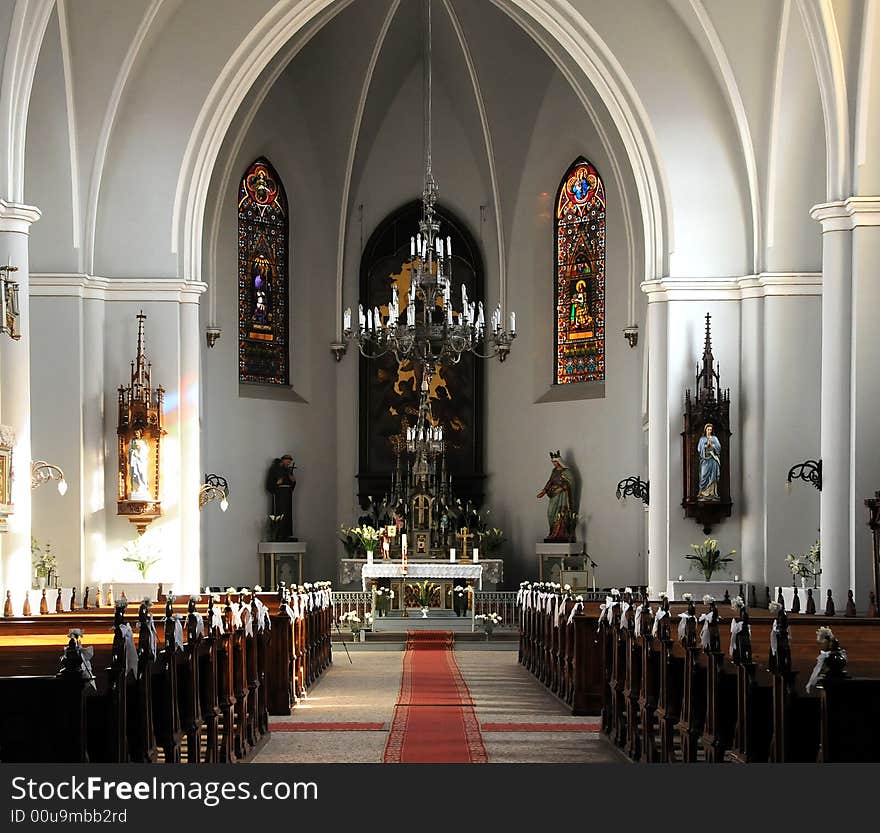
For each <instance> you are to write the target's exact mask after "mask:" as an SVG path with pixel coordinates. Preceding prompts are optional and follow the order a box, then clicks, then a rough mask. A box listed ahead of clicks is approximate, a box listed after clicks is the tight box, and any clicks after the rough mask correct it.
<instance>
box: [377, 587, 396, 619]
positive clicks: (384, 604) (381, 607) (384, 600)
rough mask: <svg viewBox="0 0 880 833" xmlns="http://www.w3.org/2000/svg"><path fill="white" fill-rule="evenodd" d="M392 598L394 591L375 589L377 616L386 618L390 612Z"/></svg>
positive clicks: (385, 588) (384, 588)
mask: <svg viewBox="0 0 880 833" xmlns="http://www.w3.org/2000/svg"><path fill="white" fill-rule="evenodd" d="M393 598H394V591H393V590H392V589H391V588H390V587H377V588H376V612H377V613H378V614H379V616H387V614H388V611H389V610H391V600H392V599H393Z"/></svg>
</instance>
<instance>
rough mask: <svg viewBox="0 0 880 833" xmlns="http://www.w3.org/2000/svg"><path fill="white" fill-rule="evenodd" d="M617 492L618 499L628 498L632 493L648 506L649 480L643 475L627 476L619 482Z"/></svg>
mask: <svg viewBox="0 0 880 833" xmlns="http://www.w3.org/2000/svg"><path fill="white" fill-rule="evenodd" d="M615 494H616V495H617V499H618V500H626V498H627V497H629V496H630V495H632V496H633V497H634V498H637V499H638V500H640V501H641V502H642V503H644V504H645V505H646V506H647V505H648V502H649V501H648V498H649V487H648V481H647V480H642V478H641V477H625V478H624V479H623V480H621V481H620V483H618V484H617V492H616V493H615Z"/></svg>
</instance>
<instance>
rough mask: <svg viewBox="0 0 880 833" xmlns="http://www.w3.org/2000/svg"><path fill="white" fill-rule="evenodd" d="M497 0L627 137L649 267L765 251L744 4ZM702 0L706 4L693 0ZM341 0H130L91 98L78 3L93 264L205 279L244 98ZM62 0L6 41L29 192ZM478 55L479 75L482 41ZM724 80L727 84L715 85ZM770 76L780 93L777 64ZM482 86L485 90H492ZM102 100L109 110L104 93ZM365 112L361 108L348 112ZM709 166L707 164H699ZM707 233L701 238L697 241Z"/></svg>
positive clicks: (662, 270)
mask: <svg viewBox="0 0 880 833" xmlns="http://www.w3.org/2000/svg"><path fill="white" fill-rule="evenodd" d="M360 2H361V0H357V4H360ZM485 2H492V3H494V5H496V6H498V7H499V8H500V9H502V10H503V11H505V12H506V13H507V14H509V15H510V16H511V17H512V18H514V19H515V20H516V21H517V22H518V23H519V24H520V25H521V26H523V28H526V30H527V31H529V32H530V34H531V35H532V36H533V37H535V39H536V40H540V45H541V47H542V48H543V49H544V50H545V51H547V52H548V53H549V54H550V55H551V56H552V57H553V59H554V62H555V63H556V64H557V66H560V67H565V68H566V70H567V72H568V74H569V75H570V76H571V78H573V79H574V80H575V82H576V83H577V84H578V85H580V86H581V88H582V89H584V88H585V89H584V93H585V95H586V96H587V97H588V98H589V99H590V100H591V101H593V102H594V106H596V108H597V113H598V115H599V119H600V120H601V121H603V123H604V124H605V125H607V126H606V127H605V129H606V130H607V129H608V128H609V127H610V128H611V131H612V133H614V134H617V137H618V138H619V141H620V143H621V144H622V146H623V148H624V151H625V159H626V163H625V166H626V167H627V168H629V169H630V170H631V171H632V176H633V179H634V182H635V192H636V194H637V202H638V210H639V214H640V215H641V221H642V225H641V229H640V232H641V236H642V237H643V238H644V240H645V248H646V262H645V276H659V275H663V274H667V273H670V272H671V273H673V274H685V273H692V274H695V275H697V274H699V275H702V276H705V275H707V274H710V275H711V274H716V275H717V274H724V273H743V272H747V271H749V270H750V268H752V267H753V266H754V265H757V264H759V263H760V258H758V259H757V261H756V259H755V256H754V252H755V243H756V240H757V237H758V235H760V230H758V232H757V233H751V232H750V231H749V230H750V229H752V228H753V227H754V225H755V217H756V214H757V213H759V212H760V211H761V210H762V208H764V206H762V205H761V203H762V201H763V200H762V199H761V198H760V197H761V195H762V192H763V191H764V190H765V188H764V186H763V185H760V187H758V189H757V193H758V195H759V198H758V199H757V200H756V197H755V194H756V188H755V182H756V180H757V181H758V182H759V184H760V179H761V177H762V175H763V170H764V167H765V166H766V165H768V164H769V163H768V162H766V161H765V159H766V157H767V156H768V154H767V153H765V152H764V151H763V150H762V148H763V146H764V143H765V140H764V138H763V136H761V137H759V136H758V135H757V131H756V130H754V129H752V128H753V126H754V122H753V115H752V114H753V113H758V112H760V110H761V105H759V104H758V103H757V99H756V98H755V96H754V95H753V94H752V91H753V90H754V89H760V88H761V86H762V85H761V84H759V83H756V82H754V80H752V81H750V80H749V78H748V77H747V76H748V71H747V70H746V69H745V65H746V63H747V56H745V55H744V54H742V53H743V50H741V49H735V48H733V44H732V40H731V39H732V38H733V35H732V28H731V23H730V19H732V20H733V21H735V20H736V16H735V15H729V13H727V12H726V11H724V10H725V9H726V6H725V5H724V4H723V3H720V0H701V2H700V3H698V2H697V0H693V2H691V0H687V2H688V5H690V6H691V10H692V11H693V12H694V19H691V18H686V19H687V20H688V25H687V26H686V25H684V23H683V22H682V20H683V18H682V17H681V16H680V15H679V14H678V13H677V12H676V10H675V9H674V8H673V5H670V3H674V4H678V5H679V7H680V6H681V3H679V0H669V3H651V4H645V3H642V2H636V0H621V2H619V3H615V4H614V5H613V7H612V6H610V5H609V4H607V3H602V2H598V0H571V2H565V0H485ZM792 2H793V3H794V4H795V7H796V8H797V11H798V14H799V15H800V17H801V18H802V19H803V21H804V25H805V27H806V32H807V37H808V43H809V49H810V54H811V56H812V60H813V62H814V72H815V74H816V75H817V76H818V79H819V91H820V98H821V103H822V108H823V117H824V129H825V133H826V143H827V145H828V161H827V166H826V168H827V177H826V179H827V187H826V190H827V193H828V195H829V196H841V195H843V194H844V192H845V191H846V190H847V189H848V188H849V183H850V179H849V171H850V168H851V164H850V163H851V159H850V157H851V154H850V148H849V145H848V142H849V136H850V134H851V133H852V132H853V131H852V130H851V129H850V126H849V119H848V118H847V112H848V107H849V103H848V99H847V92H846V91H847V86H846V73H845V65H844V63H845V62H844V56H843V51H842V47H841V43H840V36H839V33H838V32H837V23H836V20H835V8H834V6H833V5H832V3H831V2H830V1H829V0H815V2H812V1H810V2H808V1H807V0H792ZM694 3H696V5H697V6H699V7H700V8H699V9H697V10H696V11H694ZM343 5H345V2H343V0H336V2H332V0H280V2H272V0H252V2H249V3H247V4H243V3H240V2H238V0H187V2H185V3H181V2H180V0H134V2H132V3H131V4H126V12H125V15H126V16H125V17H124V20H123V21H122V22H120V23H119V26H120V27H121V28H120V30H119V31H120V37H118V38H112V37H111V38H109V39H108V47H107V50H106V51H107V53H108V58H109V61H110V63H111V64H112V65H113V67H114V70H115V71H114V70H111V72H110V73H108V76H110V77H112V78H113V85H112V89H111V90H110V91H109V93H108V92H107V90H106V87H108V86H110V84H109V81H108V80H107V78H105V79H103V83H104V88H103V90H102V92H101V95H96V97H95V98H94V99H93V98H89V97H88V96H81V95H80V89H81V88H84V87H86V85H87V78H88V71H87V70H85V69H84V66H85V62H87V61H89V60H90V57H91V56H92V55H93V54H94V53H95V51H97V50H98V49H99V46H98V44H96V45H95V47H94V48H93V49H81V45H82V44H84V43H85V41H83V40H82V39H81V35H82V33H83V32H86V31H91V32H95V33H97V32H100V31H101V27H100V26H98V25H97V24H98V22H99V21H100V22H101V24H102V26H103V25H105V24H106V21H101V14H100V9H101V8H102V7H101V5H100V3H99V2H98V0H83V2H82V3H79V2H78V3H77V5H76V16H73V15H72V14H70V13H69V14H68V15H67V19H68V28H69V30H70V34H71V37H72V43H71V47H70V50H69V54H68V56H67V58H66V59H65V60H66V61H67V62H68V63H69V67H68V75H69V76H71V77H72V86H71V88H72V89H73V91H74V95H73V98H74V100H75V101H76V104H77V108H76V115H77V122H76V131H75V132H76V134H77V135H76V137H75V138H74V139H71V138H70V137H69V138H68V142H69V143H73V142H74V141H76V142H78V151H77V150H74V162H76V161H77V160H78V164H79V168H80V170H81V176H80V183H81V186H82V185H83V183H84V182H86V181H88V188H86V187H80V201H81V202H82V206H81V210H82V214H83V218H82V224H83V225H84V227H85V234H84V239H83V244H84V247H85V249H86V251H87V252H89V249H90V239H91V238H92V237H93V238H94V240H95V248H94V251H95V256H94V257H91V256H87V257H86V263H85V268H86V270H94V271H98V272H104V273H106V274H109V275H112V276H124V275H126V274H132V273H136V274H138V275H140V276H144V275H149V276H156V277H161V276H175V275H178V274H180V275H182V276H184V277H188V278H195V277H198V276H200V275H201V253H202V245H201V244H202V223H203V215H204V206H205V200H206V196H207V191H208V188H209V186H210V181H211V174H212V172H213V168H214V164H215V161H216V158H217V154H218V152H219V149H220V146H221V145H222V142H223V140H224V137H225V135H226V132H227V130H228V128H229V126H230V125H231V124H232V122H233V118H234V116H235V114H236V112H237V111H238V108H239V106H240V104H241V103H242V102H243V101H245V99H246V97H247V96H248V94H249V91H250V90H251V88H252V86H253V84H254V83H255V81H256V80H257V79H258V78H260V76H261V74H262V72H263V71H264V70H265V69H266V67H268V66H270V64H271V63H272V62H273V61H274V60H276V59H277V56H278V55H279V53H280V52H281V51H282V50H283V49H284V47H285V45H286V44H288V43H289V42H290V40H291V37H292V35H293V34H294V33H296V32H301V31H302V30H303V27H304V26H305V25H306V24H308V23H309V22H311V21H314V20H315V19H316V16H317V15H319V14H320V13H321V12H323V11H324V10H328V9H333V8H339V7H341V6H343ZM371 5H379V6H381V8H380V15H381V14H384V13H385V12H386V11H387V8H388V5H387V4H371ZM404 5H405V4H404ZM451 5H452V8H453V9H454V10H455V11H456V13H457V15H458V16H459V17H460V18H461V19H462V20H463V21H464V20H465V17H466V15H469V14H470V13H471V9H472V7H473V6H476V5H479V4H474V3H461V2H456V0H451ZM52 7H53V3H52V2H50V0H27V2H25V0H18V2H16V4H15V7H14V10H13V14H12V19H11V21H10V23H9V27H10V38H9V39H8V44H7V49H6V53H5V55H3V61H4V70H5V71H4V77H3V85H2V88H0V116H2V117H3V118H2V128H3V136H2V151H3V157H2V162H3V164H2V177H3V180H4V186H5V187H4V190H5V193H6V194H7V195H9V196H12V197H13V198H16V197H17V198H18V199H21V197H22V196H23V193H24V192H23V188H19V187H18V185H16V183H18V184H19V185H20V184H21V183H22V182H23V172H24V168H23V164H22V163H23V146H24V138H23V136H24V134H23V132H22V129H23V125H24V124H25V123H26V118H27V105H28V103H29V91H30V90H29V84H30V83H31V82H32V78H33V71H34V66H35V64H36V52H37V51H38V47H39V43H40V42H41V39H42V33H43V31H44V30H45V25H46V22H47V20H48V15H49V13H50V12H51V9H52ZM762 7H763V8H766V7H771V8H770V11H769V12H767V13H766V17H765V18H764V19H765V20H766V22H767V26H766V27H765V28H769V29H771V30H772V31H773V32H777V31H778V24H777V23H776V20H777V19H778V16H779V8H780V6H779V4H757V6H756V5H755V3H752V2H749V3H748V9H749V14H750V15H752V16H753V15H756V14H760V13H761V9H762ZM69 9H70V5H69V4H68V11H69ZM683 14H684V12H683ZM725 15H727V16H725ZM794 16H795V15H794V14H793V13H792V14H791V15H790V17H794ZM114 17H115V16H114ZM740 19H742V18H740ZM0 22H2V21H0ZM697 27H698V28H699V30H700V31H702V35H700V34H699V31H697ZM463 28H464V30H465V33H466V34H467V36H468V41H470V39H471V35H470V32H468V30H467V27H466V26H465V27H463ZM688 29H690V30H691V31H696V32H697V34H698V35H699V36H700V38H702V47H703V50H704V53H703V54H701V52H700V50H698V49H694V48H693V47H694V43H695V41H694V36H693V35H691V33H689V32H688ZM713 30H714V34H713ZM208 35H210V36H208ZM481 36H482V33H478V34H477V37H478V38H479V37H481ZM696 42H697V43H700V41H699V39H697V41H696ZM138 43H139V44H140V46H138ZM35 44H36V46H35ZM122 45H124V46H125V48H124V49H123V48H121V47H122ZM370 46H372V43H371V44H370ZM147 47H149V48H147ZM471 52H472V54H473V55H474V61H473V63H474V64H475V65H476V66H477V67H478V69H480V71H479V72H478V76H479V78H480V83H481V84H483V83H484V82H483V78H482V70H481V68H479V60H480V54H479V49H478V48H477V47H472V48H471ZM710 56H711V59H712V60H710V59H709V58H710ZM724 56H726V59H727V60H726V66H725V61H724ZM713 61H714V64H713ZM120 69H121V70H122V71H121V72H120V71H119V70H120ZM707 69H708V70H709V72H707V71H706V70H707ZM92 72H94V70H92ZM752 72H753V73H755V72H756V71H755V70H754V69H752ZM713 75H714V77H713ZM719 79H720V83H721V89H722V90H723V91H724V93H723V95H718V91H719ZM765 81H766V83H765V84H763V87H764V89H765V91H766V92H765V94H766V97H767V99H770V100H772V91H773V89H774V84H773V81H772V78H770V79H769V80H768V79H765ZM852 84H855V80H853V82H852ZM94 86H97V87H100V84H96V85H94ZM102 96H103V98H102ZM484 98H485V99H486V100H487V101H489V99H490V96H489V95H488V93H486V94H484ZM98 100H101V101H102V102H104V103H103V106H96V101H98ZM763 106H765V107H769V105H767V104H764V105H763ZM354 109H355V108H354V105H353V104H352V106H351V107H350V109H349V113H348V115H347V116H346V117H347V118H351V116H352V115H353V111H354ZM487 109H489V105H487ZM853 109H854V110H855V107H853ZM96 113H100V115H96ZM366 121H367V119H365V122H366ZM612 125H613V127H612ZM682 125H686V126H687V129H682ZM744 125H745V126H747V127H748V128H749V130H750V132H751V139H752V145H753V148H754V151H753V152H754V160H753V161H754V164H753V162H752V161H750V160H749V159H748V158H747V157H748V153H746V154H745V155H744V153H743V148H744V147H745V146H746V144H747V143H746V142H745V141H744V137H745V135H746V134H745V131H744V130H743V126H744ZM364 127H365V128H366V127H367V125H366V123H365V125H364ZM490 128H491V123H490ZM765 129H766V128H765ZM86 137H88V140H87V141H86V140H85V139H86ZM102 137H103V138H102ZM348 138H349V139H350V138H351V133H350V132H349V134H348ZM491 138H492V144H493V145H495V146H496V153H497V150H498V149H497V145H498V142H499V141H500V140H499V138H498V136H497V135H496V133H495V132H493V133H492V136H491ZM72 146H74V145H73V144H72ZM102 147H103V150H102ZM102 157H103V158H102ZM707 169H709V170H711V171H712V172H713V176H712V177H711V178H710V177H706V176H705V175H704V171H705V170H707ZM806 175H807V173H806V172H804V171H801V176H802V177H803V176H806ZM708 179H711V183H707V180H708ZM710 185H711V187H710ZM767 187H768V188H769V187H770V186H769V185H768V186H767ZM17 188H18V190H16V189H17ZM87 191H88V197H86V192H87ZM502 202H503V194H502ZM502 208H503V206H502ZM169 219H170V220H171V228H169V226H168V222H169ZM768 222H769V221H768ZM694 223H699V227H700V228H701V234H700V235H698V236H697V235H693V234H691V233H690V230H691V229H693V228H694ZM675 228H678V229H679V233H678V234H677V235H676V236H675V238H674V239H675V245H674V247H673V242H672V241H673V233H674V230H675ZM503 233H504V231H503V229H502V234H503ZM695 237H698V238H700V239H699V240H694V239H690V238H695ZM715 241H718V242H719V243H720V245H719V246H715V245H714V243H715ZM670 251H672V252H673V253H672V259H671V261H670V260H669V254H670Z"/></svg>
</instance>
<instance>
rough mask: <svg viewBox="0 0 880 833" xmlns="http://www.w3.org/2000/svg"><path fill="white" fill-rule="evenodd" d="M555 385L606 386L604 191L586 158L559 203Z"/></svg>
mask: <svg viewBox="0 0 880 833" xmlns="http://www.w3.org/2000/svg"><path fill="white" fill-rule="evenodd" d="M554 279H555V281H556V362H555V373H554V383H555V384H557V385H566V384H571V383H572V382H602V381H604V380H605V187H604V186H603V185H602V179H601V178H600V177H599V173H598V171H596V169H595V168H594V167H593V166H592V165H591V164H590V163H589V162H588V161H587V160H586V159H584V158H583V157H581V158H580V159H578V160H576V161H575V162H574V164H573V165H572V166H571V167H570V168H569V169H568V172H567V173H566V174H565V176H564V177H563V179H562V182H561V183H560V185H559V192H558V194H557V197H556V258H555V277H554Z"/></svg>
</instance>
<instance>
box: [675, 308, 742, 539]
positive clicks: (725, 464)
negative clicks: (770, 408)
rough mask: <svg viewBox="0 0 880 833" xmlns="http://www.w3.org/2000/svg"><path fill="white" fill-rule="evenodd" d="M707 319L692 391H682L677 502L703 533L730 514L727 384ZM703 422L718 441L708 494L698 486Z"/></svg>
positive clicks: (709, 319) (731, 502)
mask: <svg viewBox="0 0 880 833" xmlns="http://www.w3.org/2000/svg"><path fill="white" fill-rule="evenodd" d="M710 322H711V316H710V315H709V314H708V313H707V314H706V340H705V345H704V347H703V365H702V367H700V366H699V364H698V365H697V374H696V386H695V390H694V394H693V395H691V390H690V388H688V390H687V392H686V393H685V400H684V431H682V432H681V442H682V465H683V477H682V482H683V491H684V495H683V497H682V501H681V505H682V507H683V508H684V513H685V517H687V518H693V519H694V520H695V521H696V522H697V523H698V524H701V525H702V527H703V532H704V533H705V534H706V535H708V534H709V532H710V531H711V529H712V526H713V525H715V524H717V523H719V522H720V521H721V519H722V518H729V517H730V514H731V511H732V507H733V501H732V500H731V498H730V436H731V434H730V388H726V389H725V390H722V389H721V378H720V375H719V372H718V366H717V365H716V363H715V357H714V356H713V355H712V332H711V328H710V327H711V324H710ZM707 425H711V426H712V435H713V436H714V437H715V438H717V440H718V442H719V443H720V448H719V449H718V454H717V456H718V458H719V463H720V472H719V474H718V478H717V483H716V484H714V486H715V488H714V494H713V495H711V496H706V495H705V494H702V495H701V489H700V452H699V448H700V440H701V438H702V437H704V436H705V435H706V426H707ZM716 448H717V445H716Z"/></svg>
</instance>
